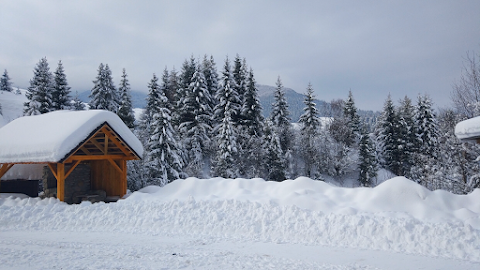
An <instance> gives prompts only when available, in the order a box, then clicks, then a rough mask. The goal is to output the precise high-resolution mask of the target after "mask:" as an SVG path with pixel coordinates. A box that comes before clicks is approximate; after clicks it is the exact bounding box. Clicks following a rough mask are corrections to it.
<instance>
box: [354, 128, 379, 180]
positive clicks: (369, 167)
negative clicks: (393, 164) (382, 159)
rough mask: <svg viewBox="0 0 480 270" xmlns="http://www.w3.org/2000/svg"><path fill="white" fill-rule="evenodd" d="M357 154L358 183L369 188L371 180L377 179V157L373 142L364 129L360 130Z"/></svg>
mask: <svg viewBox="0 0 480 270" xmlns="http://www.w3.org/2000/svg"><path fill="white" fill-rule="evenodd" d="M358 152H359V153H358V154H359V155H358V158H359V160H358V161H359V164H358V170H359V171H360V172H359V177H358V181H359V182H360V184H361V185H362V186H364V187H370V186H372V184H373V182H372V180H373V179H374V178H376V177H377V155H376V153H375V146H374V144H373V141H372V139H371V138H370V134H368V132H367V129H366V128H365V127H363V128H362V133H361V136H360V142H359V145H358Z"/></svg>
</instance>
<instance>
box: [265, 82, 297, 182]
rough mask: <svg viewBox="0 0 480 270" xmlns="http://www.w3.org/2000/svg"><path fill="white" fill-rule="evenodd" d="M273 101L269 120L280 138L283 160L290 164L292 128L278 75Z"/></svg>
mask: <svg viewBox="0 0 480 270" xmlns="http://www.w3.org/2000/svg"><path fill="white" fill-rule="evenodd" d="M274 98H275V102H274V103H273V104H272V113H271V115H270V121H272V123H273V126H274V127H275V129H276V132H277V134H278V137H279V139H280V146H281V149H282V153H283V155H284V160H285V162H288V163H289V164H292V162H293V160H292V150H293V149H292V144H293V142H292V138H293V133H292V128H291V126H290V113H289V111H288V104H287V99H286V98H285V91H284V89H283V85H282V81H281V80H280V77H278V79H277V82H276V89H275V92H274ZM288 176H289V175H288V173H287V177H288Z"/></svg>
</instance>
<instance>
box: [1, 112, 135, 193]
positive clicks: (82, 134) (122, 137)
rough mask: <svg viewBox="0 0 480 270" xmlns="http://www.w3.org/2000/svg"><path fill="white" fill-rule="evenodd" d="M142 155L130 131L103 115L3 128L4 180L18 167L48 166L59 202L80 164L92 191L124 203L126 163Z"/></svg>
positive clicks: (30, 119) (38, 119)
mask: <svg viewBox="0 0 480 270" xmlns="http://www.w3.org/2000/svg"><path fill="white" fill-rule="evenodd" d="M142 154H143V148H142V145H141V143H140V141H139V140H138V139H137V138H136V137H135V135H133V133H132V132H131V131H130V129H129V128H128V127H127V126H125V124H124V123H123V122H122V120H121V119H120V118H119V117H118V116H117V115H115V114H114V113H111V112H108V111H103V110H90V111H57V112H52V113H47V114H43V115H38V116H27V117H21V118H18V119H16V120H14V121H12V122H11V123H9V124H7V125H6V126H4V127H3V128H0V178H1V177H2V176H3V175H4V174H5V173H6V172H7V171H8V170H9V169H10V168H12V166H14V165H15V164H46V165H48V167H49V168H50V170H51V172H52V174H53V176H54V177H55V179H56V180H57V198H58V199H59V200H61V201H65V183H66V181H69V178H68V177H69V175H70V174H71V173H72V172H73V171H74V170H75V168H76V167H77V166H78V165H79V164H81V163H88V164H89V166H90V170H91V173H90V185H91V189H96V190H104V191H105V192H106V195H107V196H119V197H122V196H123V195H125V194H126V191H127V164H126V162H127V160H134V159H140V158H141V156H142ZM0 192H1V186H0Z"/></svg>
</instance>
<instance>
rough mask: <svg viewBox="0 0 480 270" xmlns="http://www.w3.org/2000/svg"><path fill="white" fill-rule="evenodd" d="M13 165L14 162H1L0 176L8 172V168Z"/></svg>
mask: <svg viewBox="0 0 480 270" xmlns="http://www.w3.org/2000/svg"><path fill="white" fill-rule="evenodd" d="M13 165H14V164H8V163H4V164H2V167H0V178H2V177H3V176H4V175H5V174H6V173H7V172H8V170H10V169H11V168H12V167H13Z"/></svg>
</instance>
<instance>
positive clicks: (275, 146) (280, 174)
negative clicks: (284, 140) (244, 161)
mask: <svg viewBox="0 0 480 270" xmlns="http://www.w3.org/2000/svg"><path fill="white" fill-rule="evenodd" d="M276 130H277V129H276V128H275V127H274V125H273V123H272V122H271V121H269V120H267V121H265V130H264V134H265V135H264V145H263V149H264V151H265V157H264V161H263V165H264V168H265V170H266V172H265V176H264V178H265V179H266V180H268V181H283V180H285V179H286V168H285V157H284V155H283V152H282V148H281V145H280V138H279V137H278V134H277V131H276Z"/></svg>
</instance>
